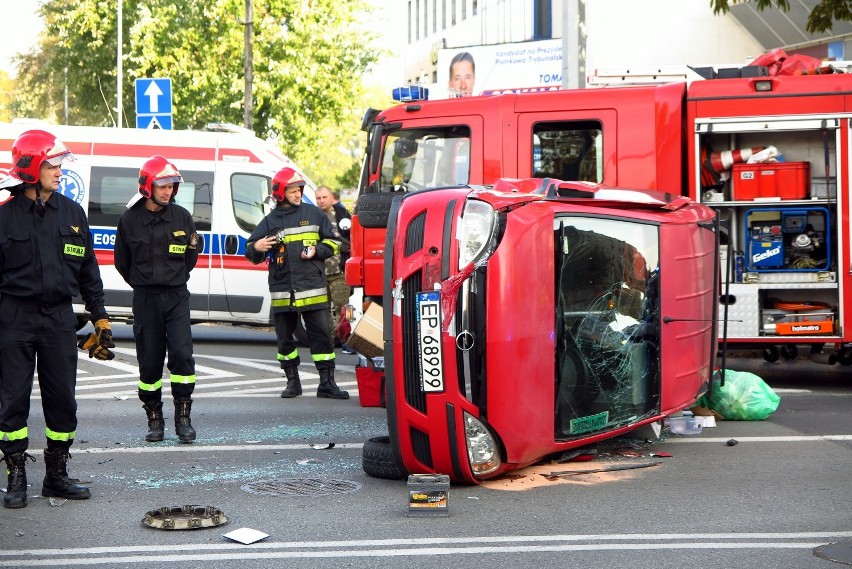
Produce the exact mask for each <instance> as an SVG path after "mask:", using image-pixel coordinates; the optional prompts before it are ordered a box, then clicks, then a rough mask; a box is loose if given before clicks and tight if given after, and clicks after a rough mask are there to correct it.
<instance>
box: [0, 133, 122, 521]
mask: <svg viewBox="0 0 852 569" xmlns="http://www.w3.org/2000/svg"><path fill="white" fill-rule="evenodd" d="M66 159H73V155H72V154H71V152H69V151H68V148H66V147H65V145H64V144H62V143H61V142H60V141H58V140H56V137H54V136H53V135H52V134H50V133H48V132H45V131H43V130H29V131H27V132H24V133H23V134H21V135H20V136H19V137H18V138H17V140H15V142H14V144H13V146H12V169H11V171H10V172H9V176H8V177H7V178H5V179H4V180H3V181H2V183H0V186H2V187H6V188H8V189H9V191H10V193H11V196H12V197H11V199H9V200H8V201H6V202H4V203H3V205H2V206H0V450H2V451H3V460H5V462H6V473H7V475H8V486H7V490H6V494H5V495H4V496H3V505H4V506H5V507H6V508H23V507H25V506H26V505H27V476H26V470H25V463H26V461H27V460H31V461H33V462H35V458H33V457H32V456H30V455H29V454H27V453H26V450H27V448H28V446H29V432H28V431H27V419H28V417H29V412H30V395H31V393H32V387H33V372H34V371H35V370H36V368H37V370H38V383H39V387H40V388H41V398H42V409H43V411H44V421H45V434H46V436H47V448H46V449H45V451H44V462H45V471H46V472H45V477H44V483H43V485H42V490H41V494H42V496H48V497H59V498H67V499H71V500H85V499H87V498H89V497H90V496H91V493H90V492H89V489H88V488H85V487H83V486H80V485H78V484H76V483H75V482H74V480H72V479H71V478H69V477H68V471H67V462H68V458H69V454H68V450H69V449H70V447H71V444H72V443H73V442H74V437H75V434H76V431H77V402H76V400H75V398H74V389H75V387H76V383H77V317H76V316H75V315H74V309H73V306H72V299H73V298H74V297H76V296H78V295H79V296H82V298H83V302H84V303H85V306H86V310H88V312H89V313H90V314H91V315H92V323H93V324H94V326H95V332H94V333H92V334H91V335H90V336H89V337H88V338H87V339H85V340H83V341H82V342H80V347H81V348H85V349H86V350H88V351H89V357H94V358H97V359H100V360H107V359H112V358H113V357H114V355H113V353H112V352H111V351H110V350H109V348H112V347H115V344H113V343H112V331H111V329H110V325H109V320H108V317H107V313H106V311H105V310H104V293H103V283H102V281H101V274H100V271H99V269H98V263H97V260H96V259H95V254H94V251H93V250H92V240H91V235H90V233H89V224H88V221H87V220H86V214H85V212H84V211H83V208H81V207H80V206H79V205H78V204H76V203H75V202H74V201H73V200H70V199H68V198H67V197H65V196H63V195H62V194H61V193H59V192H58V191H57V190H59V182H60V178H61V176H62V169H61V164H62V161H63V160H66Z"/></svg>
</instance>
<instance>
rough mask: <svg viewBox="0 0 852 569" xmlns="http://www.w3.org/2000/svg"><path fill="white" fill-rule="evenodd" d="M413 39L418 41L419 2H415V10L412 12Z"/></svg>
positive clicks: (418, 0)
mask: <svg viewBox="0 0 852 569" xmlns="http://www.w3.org/2000/svg"><path fill="white" fill-rule="evenodd" d="M414 39H415V40H419V39H420V0H417V5H416V10H414Z"/></svg>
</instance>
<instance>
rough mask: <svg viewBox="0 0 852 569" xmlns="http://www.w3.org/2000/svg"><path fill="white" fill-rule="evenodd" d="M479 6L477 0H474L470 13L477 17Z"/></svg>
mask: <svg viewBox="0 0 852 569" xmlns="http://www.w3.org/2000/svg"><path fill="white" fill-rule="evenodd" d="M478 4H479V2H477V1H476V0H473V2H472V3H471V8H470V12H471V14H473V15H474V16H476V15H477V14H478V13H479V10H478Z"/></svg>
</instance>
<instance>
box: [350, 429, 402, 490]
mask: <svg viewBox="0 0 852 569" xmlns="http://www.w3.org/2000/svg"><path fill="white" fill-rule="evenodd" d="M361 467H362V468H363V469H364V472H366V473H367V474H369V475H370V476H372V477H373V478H383V479H385V480H402V479H403V478H405V477H406V475H407V473H406V472H405V470H403V469H402V468H400V466H399V465H398V464H397V463H396V459H394V457H393V451H392V450H391V445H390V437H374V438H372V439H370V440H368V441H367V442H365V443H364V448H363V450H362V455H361Z"/></svg>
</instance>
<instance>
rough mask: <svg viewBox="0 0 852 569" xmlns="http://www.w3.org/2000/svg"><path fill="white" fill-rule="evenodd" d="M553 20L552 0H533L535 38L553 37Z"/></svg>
mask: <svg viewBox="0 0 852 569" xmlns="http://www.w3.org/2000/svg"><path fill="white" fill-rule="evenodd" d="M552 20H553V8H552V0H533V39H536V40H545V39H551V38H552V37H553V29H552V25H551V22H552Z"/></svg>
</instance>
